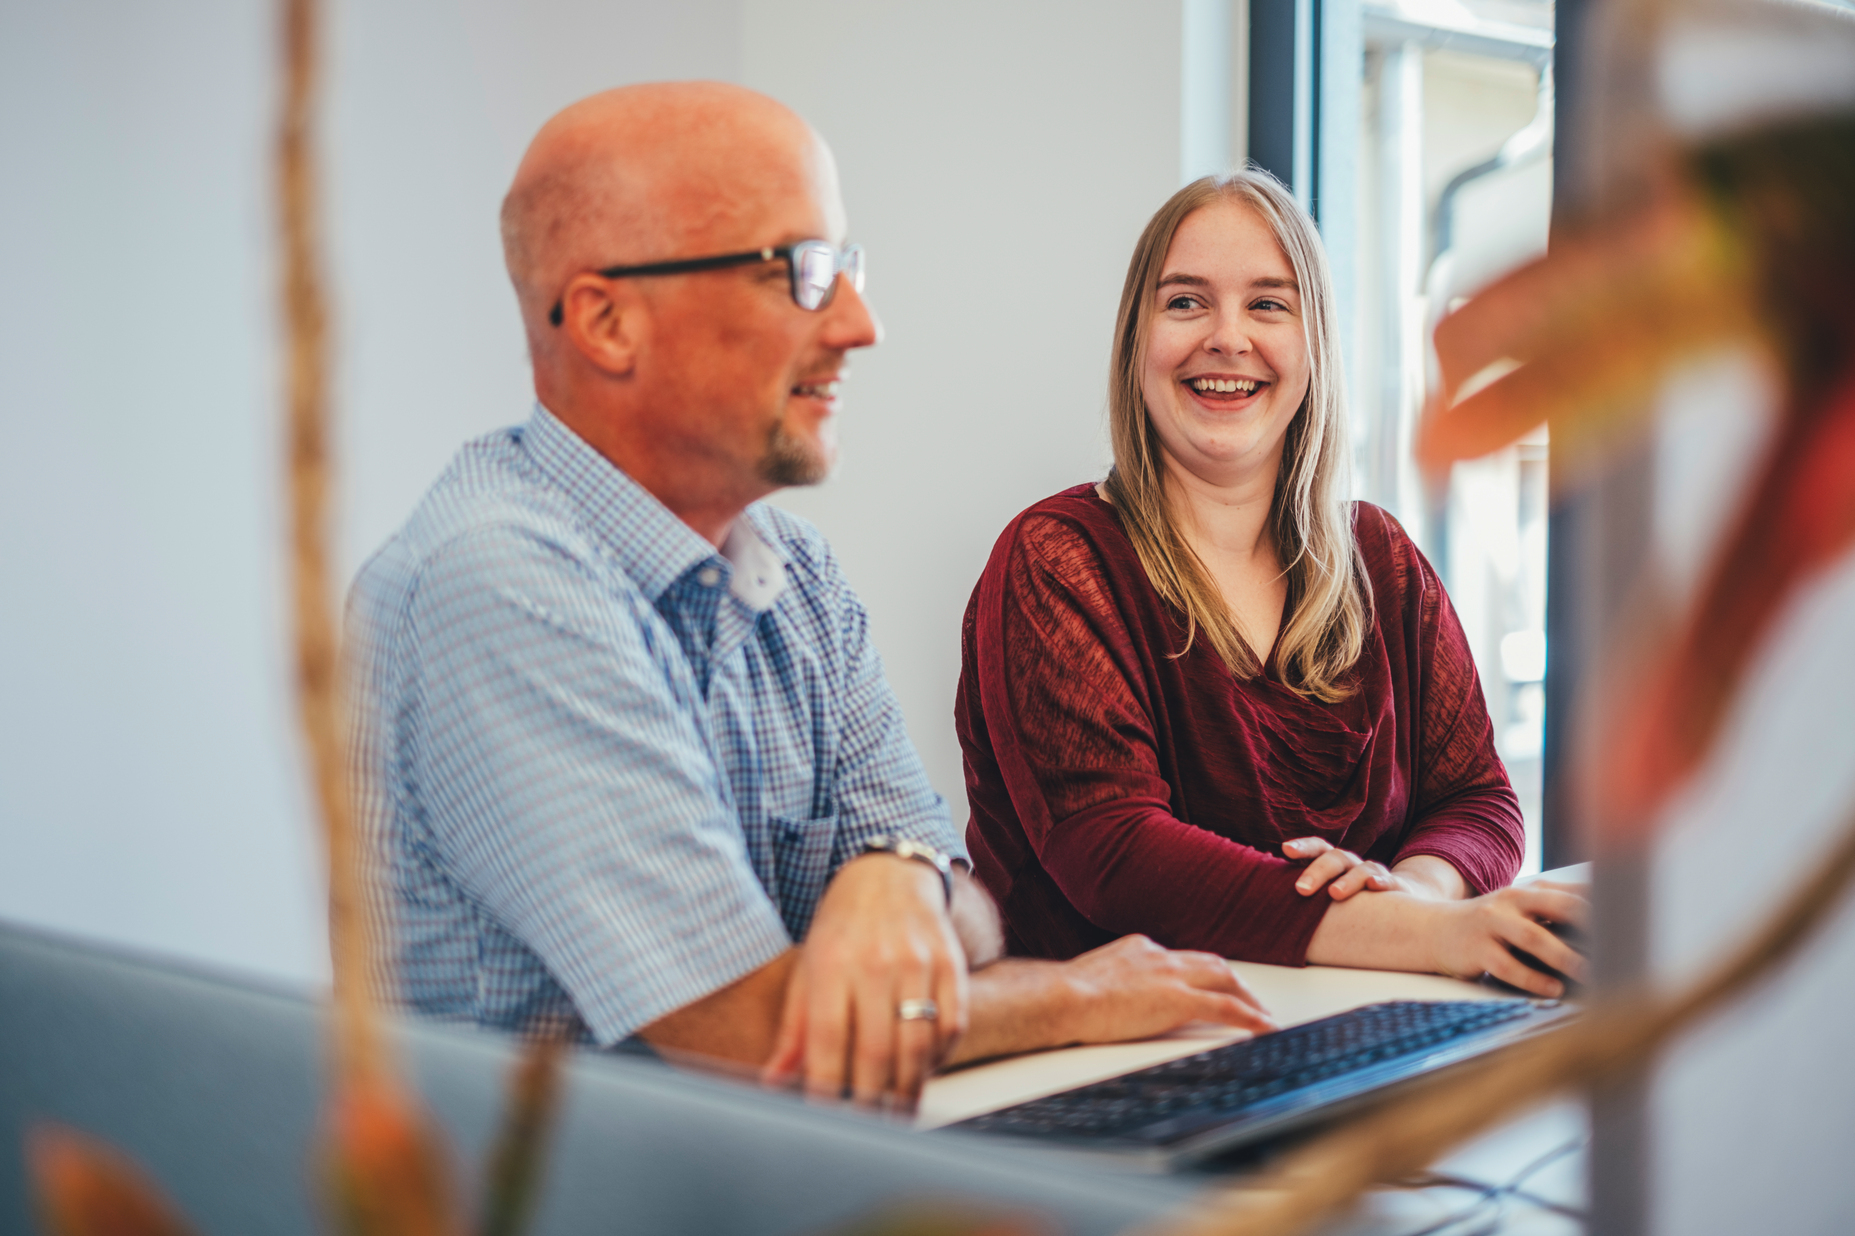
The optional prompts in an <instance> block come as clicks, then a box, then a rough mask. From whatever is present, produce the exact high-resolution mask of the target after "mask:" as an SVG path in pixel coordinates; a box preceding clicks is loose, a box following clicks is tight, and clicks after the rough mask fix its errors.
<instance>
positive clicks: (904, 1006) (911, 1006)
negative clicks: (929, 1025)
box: [895, 1000, 940, 1021]
mask: <svg viewBox="0 0 1855 1236" xmlns="http://www.w3.org/2000/svg"><path fill="white" fill-rule="evenodd" d="M939 1018H940V1005H938V1004H935V1003H934V1002H933V1001H932V1000H904V1001H902V1002H901V1003H900V1004H898V1005H896V1006H895V1019H896V1020H897V1021H937V1020H939Z"/></svg>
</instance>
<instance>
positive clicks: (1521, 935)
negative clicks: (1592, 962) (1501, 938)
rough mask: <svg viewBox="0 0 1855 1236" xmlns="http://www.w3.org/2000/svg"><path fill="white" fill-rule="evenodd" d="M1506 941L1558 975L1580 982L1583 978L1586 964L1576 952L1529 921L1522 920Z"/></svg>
mask: <svg viewBox="0 0 1855 1236" xmlns="http://www.w3.org/2000/svg"><path fill="white" fill-rule="evenodd" d="M1507 939H1508V943H1510V944H1512V945H1513V946H1514V947H1515V948H1520V949H1525V950H1526V951H1527V952H1529V953H1531V954H1532V955H1533V956H1535V957H1537V958H1539V960H1540V961H1541V962H1543V963H1544V964H1546V965H1549V966H1551V967H1552V968H1553V969H1554V970H1557V971H1558V972H1559V973H1560V974H1563V975H1566V976H1567V977H1569V978H1575V979H1580V980H1582V979H1583V978H1584V977H1585V969H1586V962H1585V959H1584V958H1583V957H1582V956H1580V955H1579V953H1578V950H1577V949H1575V948H1573V947H1572V946H1571V945H1569V944H1567V943H1566V942H1565V941H1563V940H1561V939H1559V938H1558V937H1557V936H1555V935H1553V934H1552V933H1551V932H1550V931H1547V930H1546V929H1545V928H1544V927H1542V926H1540V925H1539V924H1538V923H1536V922H1534V921H1532V920H1531V919H1525V920H1522V921H1521V922H1520V924H1519V925H1518V930H1516V931H1515V932H1514V933H1513V934H1512V935H1510V936H1508V938H1507Z"/></svg>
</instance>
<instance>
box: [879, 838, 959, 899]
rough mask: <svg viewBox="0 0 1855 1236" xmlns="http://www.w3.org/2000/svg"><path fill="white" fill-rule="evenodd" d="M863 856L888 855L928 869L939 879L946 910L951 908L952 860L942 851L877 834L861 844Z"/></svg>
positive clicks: (904, 839)
mask: <svg viewBox="0 0 1855 1236" xmlns="http://www.w3.org/2000/svg"><path fill="white" fill-rule="evenodd" d="M863 853H865V854H889V855H893V856H894V857H896V858H900V859H905V860H907V861H909V862H914V863H920V864H921V865H922V866H924V867H927V868H930V869H931V870H932V871H933V872H934V873H935V874H936V875H937V876H938V877H939V878H940V887H941V892H942V894H943V896H944V897H945V900H946V905H947V908H948V909H952V908H953V859H952V856H951V855H949V854H947V853H946V852H944V851H942V850H937V849H935V848H934V847H933V846H931V845H926V844H924V843H922V842H919V841H916V840H914V839H912V838H909V837H902V836H898V835H896V834H894V833H878V834H877V835H876V836H874V837H871V838H870V839H869V840H867V841H865V842H864V843H863Z"/></svg>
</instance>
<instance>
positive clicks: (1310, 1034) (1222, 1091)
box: [949, 1000, 1539, 1142]
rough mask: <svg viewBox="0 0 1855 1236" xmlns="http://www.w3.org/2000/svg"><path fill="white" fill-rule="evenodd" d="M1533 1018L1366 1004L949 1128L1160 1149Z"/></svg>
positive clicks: (1510, 1010)
mask: <svg viewBox="0 0 1855 1236" xmlns="http://www.w3.org/2000/svg"><path fill="white" fill-rule="evenodd" d="M1538 1009H1539V1006H1538V1005H1537V1004H1536V1003H1535V1002H1533V1001H1530V1000H1444V1001H1430V1000H1421V1001H1420V1000H1398V1001H1391V1002H1388V1003H1384V1004H1369V1005H1366V1006H1365V1007H1364V1008H1357V1009H1352V1010H1350V1011H1348V1012H1345V1013H1340V1014H1338V1015H1337V1016H1334V1017H1327V1018H1323V1019H1321V1020H1320V1021H1311V1022H1307V1023H1306V1024H1304V1025H1299V1026H1291V1027H1290V1028H1288V1029H1286V1030H1278V1031H1276V1032H1275V1033H1273V1034H1265V1035H1261V1036H1259V1037H1257V1038H1253V1039H1245V1040H1243V1041H1241V1042H1237V1043H1228V1044H1226V1045H1224V1046H1223V1047H1216V1048H1213V1049H1211V1050H1210V1051H1204V1052H1199V1053H1198V1054H1197V1055H1195V1056H1185V1057H1183V1058H1181V1059H1178V1060H1171V1061H1168V1062H1166V1063H1165V1064H1156V1065H1154V1066H1152V1067H1151V1068H1146V1069H1141V1070H1140V1071H1138V1072H1135V1073H1128V1074H1125V1075H1123V1076H1120V1077H1111V1078H1109V1079H1108V1080H1106V1081H1100V1082H1096V1083H1094V1084H1093V1085H1088V1086H1081V1087H1078V1088H1077V1089H1075V1090H1065V1091H1063V1092H1062V1093H1060V1094H1053V1095H1049V1096H1047V1097H1045V1098H1041V1099H1033V1100H1031V1101H1030V1102H1028V1103H1020V1104H1019V1105H1018V1106H1016V1107H1008V1108H1005V1109H1004V1110H1003V1111H996V1112H988V1113H987V1114H985V1115H983V1116H975V1117H973V1118H972V1119H970V1120H964V1121H961V1122H960V1123H958V1124H955V1125H952V1126H949V1127H951V1128H956V1129H970V1130H974V1131H977V1132H984V1133H1004V1134H1009V1135H1012V1136H1015V1137H1037V1138H1060V1139H1065V1140H1074V1139H1086V1140H1096V1139H1103V1140H1130V1141H1143V1142H1155V1141H1166V1140H1169V1137H1168V1135H1169V1134H1171V1133H1174V1132H1177V1133H1180V1134H1184V1133H1187V1132H1189V1131H1191V1130H1193V1129H1197V1128H1202V1127H1204V1126H1205V1125H1206V1123H1207V1120H1206V1119H1204V1118H1205V1117H1217V1118H1220V1119H1221V1118H1228V1117H1231V1116H1234V1115H1236V1114H1237V1113H1239V1112H1241V1111H1242V1110H1243V1109H1244V1108H1247V1107H1250V1106H1252V1105H1254V1104H1257V1103H1261V1102H1264V1101H1266V1100H1269V1099H1273V1098H1277V1097H1279V1096H1285V1095H1291V1094H1292V1093H1293V1092H1295V1091H1297V1090H1304V1089H1307V1088H1309V1087H1313V1086H1317V1085H1319V1084H1320V1083H1323V1082H1327V1081H1329V1080H1330V1079H1336V1078H1340V1077H1342V1076H1343V1075H1344V1074H1347V1073H1353V1072H1361V1071H1364V1070H1371V1071H1372V1073H1373V1074H1374V1075H1379V1074H1383V1073H1385V1072H1387V1071H1393V1072H1395V1070H1387V1069H1386V1068H1384V1067H1380V1066H1387V1065H1392V1064H1395V1062H1397V1061H1398V1060H1399V1059H1400V1058H1404V1057H1412V1058H1415V1057H1421V1056H1424V1055H1427V1054H1429V1053H1431V1052H1433V1051H1435V1050H1437V1049H1439V1048H1445V1047H1452V1046H1459V1045H1462V1044H1465V1043H1467V1042H1468V1041H1470V1040H1472V1039H1474V1038H1476V1037H1479V1036H1482V1035H1486V1034H1489V1033H1492V1032H1494V1031H1497V1030H1500V1029H1503V1028H1506V1027H1509V1026H1511V1024H1512V1023H1514V1022H1517V1021H1519V1020H1520V1019H1522V1018H1526V1017H1529V1016H1531V1015H1533V1014H1534V1013H1535V1012H1537V1011H1538ZM1361 1080H1362V1082H1363V1081H1365V1080H1366V1079H1365V1078H1362V1079H1361ZM1376 1084H1379V1083H1378V1082H1377V1081H1376V1080H1374V1081H1372V1083H1371V1084H1369V1085H1362V1086H1361V1087H1360V1088H1359V1089H1360V1091H1363V1090H1366V1089H1370V1088H1372V1086H1373V1085H1376ZM1322 1089H1323V1090H1329V1089H1334V1087H1322Z"/></svg>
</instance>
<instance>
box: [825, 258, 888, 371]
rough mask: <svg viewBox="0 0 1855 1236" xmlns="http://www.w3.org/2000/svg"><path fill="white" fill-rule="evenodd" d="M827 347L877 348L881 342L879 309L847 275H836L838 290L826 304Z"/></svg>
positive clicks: (845, 348)
mask: <svg viewBox="0 0 1855 1236" xmlns="http://www.w3.org/2000/svg"><path fill="white" fill-rule="evenodd" d="M824 314H825V322H824V337H823V338H822V339H821V340H820V342H822V343H823V344H825V346H827V347H831V348H838V349H841V350H843V351H846V352H848V351H849V350H850V349H852V348H868V347H874V346H875V345H876V344H879V343H881V342H882V323H881V322H880V321H878V320H877V318H876V311H875V310H874V309H871V308H870V305H869V302H868V301H867V300H864V299H863V293H861V292H859V291H857V289H856V285H855V284H853V283H851V281H850V279H849V278H848V277H847V276H844V275H841V274H840V275H839V276H838V277H837V291H836V292H834V293H833V294H832V296H831V303H830V304H828V305H826V306H825V307H824Z"/></svg>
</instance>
